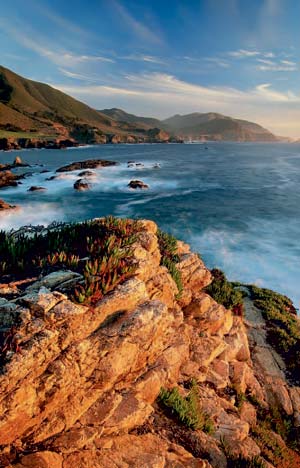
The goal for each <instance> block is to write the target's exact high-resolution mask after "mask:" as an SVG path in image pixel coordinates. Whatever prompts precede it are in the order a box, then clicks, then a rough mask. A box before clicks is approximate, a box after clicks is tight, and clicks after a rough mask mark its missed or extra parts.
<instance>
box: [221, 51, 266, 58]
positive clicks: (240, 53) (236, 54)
mask: <svg viewBox="0 0 300 468" xmlns="http://www.w3.org/2000/svg"><path fill="white" fill-rule="evenodd" d="M228 55H230V56H231V57H234V58H247V57H256V56H257V55H260V52H259V51H258V50H246V49H239V50H234V51H231V52H228Z"/></svg>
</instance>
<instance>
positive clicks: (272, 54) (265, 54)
mask: <svg viewBox="0 0 300 468" xmlns="http://www.w3.org/2000/svg"><path fill="white" fill-rule="evenodd" d="M262 56H263V57H266V58H275V54H274V52H265V53H263V54H262Z"/></svg>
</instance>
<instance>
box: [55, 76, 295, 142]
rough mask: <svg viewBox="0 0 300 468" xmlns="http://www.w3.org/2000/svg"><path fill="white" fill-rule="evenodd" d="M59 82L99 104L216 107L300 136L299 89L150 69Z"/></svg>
mask: <svg viewBox="0 0 300 468" xmlns="http://www.w3.org/2000/svg"><path fill="white" fill-rule="evenodd" d="M55 87H57V88H58V89H60V90H62V91H64V92H66V93H69V94H71V95H73V96H75V97H77V98H78V99H82V100H84V101H86V102H87V103H88V104H89V105H91V106H92V107H96V108H102V107H107V106H109V107H124V108H125V109H126V110H128V111H130V112H134V113H139V114H140V115H148V116H149V115H153V116H156V117H168V116H170V115H171V114H174V113H178V112H179V113H189V112H196V111H199V112H209V111H211V112H212V111H215V112H220V113H223V114H226V115H231V116H233V117H237V118H243V119H247V120H252V121H254V122H258V123H260V124H262V125H263V126H265V127H266V128H269V129H270V130H273V131H274V132H276V133H278V134H283V135H284V134H285V135H289V136H294V137H297V136H300V106H299V104H300V95H296V94H294V93H291V92H290V91H286V92H281V91H278V90H276V89H274V88H273V87H272V85H271V84H270V83H262V84H259V85H258V86H256V87H254V88H251V89H249V90H246V91H242V90H239V89H236V88H231V87H221V86H220V87H211V86H201V85H197V84H193V83H189V82H186V81H183V80H180V79H178V78H177V77H175V76H172V75H168V74H164V73H146V74H142V75H134V74H131V75H127V76H124V77H122V79H120V80H116V81H115V82H112V83H109V84H105V85H89V86H87V85H86V86H67V85H56V86H55Z"/></svg>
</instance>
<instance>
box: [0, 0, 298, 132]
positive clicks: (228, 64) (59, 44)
mask: <svg viewBox="0 0 300 468" xmlns="http://www.w3.org/2000/svg"><path fill="white" fill-rule="evenodd" d="M299 15H300V4H299V3H298V2H296V0H287V1H283V0H254V1H253V2H251V4H249V2H246V1H245V0H219V1H216V0H200V1H194V0H191V1H190V2H188V5H187V2H183V1H179V0H176V1H174V2H173V3H172V5H171V6H170V4H169V3H168V2H164V1H160V2H158V1H157V0H155V1H151V2H146V1H145V0H141V1H139V2H137V1H134V0H127V1H125V0H111V1H110V2H109V3H108V2H107V1H105V0H100V1H96V0H91V1H90V2H89V4H88V6H87V5H86V3H84V2H83V1H82V0H77V1H75V2H72V3H71V2H70V0H65V1H63V2H61V1H58V0H53V1H51V2H50V0H41V1H37V0H28V2H26V4H24V2H21V0H11V2H6V4H4V5H2V17H1V19H0V44H1V45H0V50H1V58H2V60H1V64H3V65H4V66H5V67H8V68H10V69H12V70H13V71H15V72H16V73H18V74H21V75H23V76H25V77H27V78H30V79H33V80H37V81H42V82H46V83H48V84H50V85H51V86H53V87H55V88H57V89H60V90H62V91H64V92H66V93H67V94H70V95H71V96H74V97H75V98H77V99H79V100H81V101H83V102H85V103H87V104H88V105H90V106H91V107H93V108H96V109H103V108H112V107H117V108H121V109H124V110H125V111H126V112H129V113H133V114H137V115H141V116H147V117H148V116H149V117H156V118H160V119H164V118H167V117H169V116H171V115H174V114H188V113H192V112H201V113H202V112H217V113H221V114H225V115H228V116H231V117H234V118H239V119H244V120H249V121H253V122H256V123H258V124H260V125H262V126H263V127H265V128H267V129H268V130H270V131H271V132H273V133H275V134H276V135H280V136H289V137H293V138H300V84H299V69H300V66H299V65H300V55H299V52H298V50H297V44H298V42H299V36H300V33H299V28H298V24H297V23H298V22H297V18H299ZM12 18H13V19H12Z"/></svg>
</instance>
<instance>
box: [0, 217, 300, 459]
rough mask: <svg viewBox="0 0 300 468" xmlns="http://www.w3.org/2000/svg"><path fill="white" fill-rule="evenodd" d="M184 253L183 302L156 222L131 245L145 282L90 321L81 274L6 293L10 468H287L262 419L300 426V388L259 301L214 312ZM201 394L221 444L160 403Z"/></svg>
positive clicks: (111, 299) (113, 295) (0, 432)
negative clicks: (270, 414)
mask: <svg viewBox="0 0 300 468" xmlns="http://www.w3.org/2000/svg"><path fill="white" fill-rule="evenodd" d="M177 247H178V249H177V251H178V262H177V264H176V268H177V270H178V272H179V273H180V276H181V281H182V284H183V290H182V293H181V294H178V293H179V290H178V286H177V285H176V283H175V281H174V280H173V278H172V276H171V275H170V273H169V271H168V269H167V268H166V267H165V266H163V265H161V252H160V249H159V246H158V238H157V226H156V225H155V223H153V222H151V221H144V222H143V229H142V231H141V232H139V233H138V238H137V241H136V243H135V244H134V249H133V257H134V261H135V262H136V265H137V268H136V271H135V275H134V277H132V278H130V279H127V280H126V281H124V282H123V283H121V284H119V285H118V286H117V287H116V288H115V289H114V290H112V291H111V292H110V293H108V294H107V295H105V296H104V297H103V298H102V299H101V300H100V301H99V302H98V303H97V304H96V305H95V306H93V307H92V308H91V307H90V306H84V305H79V304H75V303H74V302H72V301H71V299H70V298H69V297H68V296H67V292H66V291H68V288H67V287H66V285H68V284H70V281H71V282H72V281H73V282H74V281H78V275H77V276H76V274H75V273H73V272H71V271H62V272H55V273H51V274H50V275H47V276H45V277H42V278H38V279H37V278H35V279H34V278H31V279H30V280H29V281H28V283H26V284H25V287H24V284H22V285H20V284H17V285H16V284H15V285H14V284H10V285H5V284H2V285H1V284H0V329H1V333H2V336H3V339H4V338H5V337H6V341H7V337H8V336H10V338H9V339H10V344H11V349H10V351H9V352H8V353H6V355H5V359H4V358H3V356H2V358H1V361H2V362H1V364H2V373H1V375H0V407H1V418H0V445H1V451H0V464H1V466H3V467H5V466H9V467H17V468H25V467H26V468H30V467H36V468H37V467H39V468H42V467H43V468H74V467H82V468H83V467H85V468H87V467H90V468H98V467H99V468H100V467H101V468H110V467H122V468H123V467H124V468H125V467H153V468H156V467H170V468H171V467H175V466H176V467H182V468H183V467H199V468H201V467H203V468H211V467H213V468H226V467H227V466H228V467H230V466H234V465H232V464H231V465H230V464H229V463H230V462H229V455H228V453H229V452H228V451H230V457H244V458H243V459H245V460H247V459H251V458H253V457H260V460H261V462H262V463H265V465H264V466H266V467H269V468H271V467H272V466H280V465H279V464H278V465H277V464H276V463H275V461H274V460H275V459H276V457H275V458H274V459H272V463H271V462H270V459H271V458H272V457H271V455H270V456H269V459H268V461H267V460H266V458H268V456H267V455H268V454H267V452H266V451H265V450H264V448H263V443H262V442H261V439H260V438H259V437H258V436H257V434H258V431H259V430H262V429H257V427H258V426H257V418H258V417H259V414H258V413H259V411H263V410H265V411H268V410H270V408H271V407H272V408H274V407H275V406H276V408H277V409H278V411H280V414H282V415H284V416H287V417H288V418H290V420H293V421H294V424H295V426H296V425H298V426H299V424H300V422H299V418H300V416H299V415H300V388H299V387H296V386H292V385H291V384H290V383H288V381H287V379H286V377H285V369H284V364H283V363H281V362H280V358H279V357H278V356H277V355H275V354H274V353H273V351H272V350H271V349H270V347H269V345H267V344H266V337H265V334H264V331H263V329H264V323H263V319H262V318H261V316H260V315H259V312H258V311H257V310H254V309H252V307H253V305H252V304H251V303H250V301H249V299H246V317H245V319H243V318H242V317H239V316H235V315H234V314H233V313H232V311H231V310H227V309H225V307H223V306H222V305H221V304H218V303H217V302H215V300H214V299H213V298H212V297H211V296H209V295H208V294H207V293H206V292H205V291H204V288H205V287H206V286H207V285H208V284H209V283H210V282H211V274H210V272H209V270H208V269H207V268H206V267H205V265H204V263H203V262H202V260H201V259H200V258H199V256H198V255H196V254H194V253H192V252H191V251H190V248H189V246H187V245H186V244H184V243H182V242H178V245H177ZM21 286H22V287H21ZM26 286H27V287H26ZM247 301H248V302H247ZM253 310H254V312H253ZM253 314H254V315H253ZM9 333H10V335H9ZM191 381H193V382H196V384H195V385H196V386H197V411H199V414H202V415H203V417H205V418H209V421H210V424H211V426H212V430H210V431H208V430H205V429H204V430H200V429H199V428H198V429H197V428H193V429H191V428H187V427H185V426H184V425H183V424H181V423H180V422H179V421H178V420H177V419H176V418H175V419H174V414H173V416H172V413H170V412H165V411H163V409H162V406H161V404H159V403H158V397H159V395H160V390H161V388H165V389H173V388H177V389H178V391H179V394H180V395H181V396H182V398H184V397H186V395H188V392H189V390H188V385H189V382H191ZM255 434H256V435H255ZM270 434H271V435H270ZM268 435H269V437H271V439H272V438H273V439H274V440H276V443H277V445H278V446H280V447H281V449H282V453H283V452H284V451H286V452H287V453H288V455H289V456H290V457H292V460H293V463H294V464H290V465H288V464H286V465H282V466H286V467H287V466H290V467H294V466H295V467H296V466H300V464H298V465H297V464H296V463H300V462H299V460H300V458H299V456H298V454H297V453H296V452H292V451H291V450H290V449H289V448H287V446H286V444H285V442H284V441H283V439H282V438H281V437H280V435H278V434H275V433H274V432H273V433H270V432H268ZM261 438H262V436H261ZM228 447H229V448H230V450H229V449H228ZM257 460H258V459H257ZM231 463H232V462H231ZM238 466H242V465H238ZM243 466H248V465H243ZM249 466H250V465H249ZM251 466H254V465H251ZM257 466H263V465H257Z"/></svg>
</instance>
